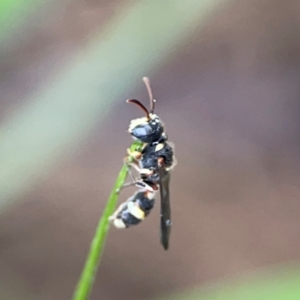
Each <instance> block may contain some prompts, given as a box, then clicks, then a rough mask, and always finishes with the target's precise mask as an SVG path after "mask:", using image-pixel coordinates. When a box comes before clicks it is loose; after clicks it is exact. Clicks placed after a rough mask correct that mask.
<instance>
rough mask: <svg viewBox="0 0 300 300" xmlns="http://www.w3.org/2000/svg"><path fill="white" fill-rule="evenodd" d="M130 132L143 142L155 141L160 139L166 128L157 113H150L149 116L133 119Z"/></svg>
mask: <svg viewBox="0 0 300 300" xmlns="http://www.w3.org/2000/svg"><path fill="white" fill-rule="evenodd" d="M128 132H129V133H130V134H131V135H132V137H133V138H135V139H137V140H139V141H141V142H143V143H153V142H156V141H158V140H160V138H161V136H162V134H163V132H164V128H163V125H162V122H161V121H160V119H159V117H158V116H157V115H155V114H149V117H148V116H147V117H143V118H138V119H134V120H132V121H131V122H130V125H129V129H128Z"/></svg>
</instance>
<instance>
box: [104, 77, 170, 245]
mask: <svg viewBox="0 0 300 300" xmlns="http://www.w3.org/2000/svg"><path fill="white" fill-rule="evenodd" d="M143 81H144V83H145V85H146V88H147V91H148V95H149V99H150V110H148V109H147V108H146V107H145V106H144V105H143V104H142V103H141V102H140V101H139V100H136V99H128V100H126V102H127V103H132V104H135V105H137V106H138V107H139V108H141V109H142V111H143V112H144V113H145V116H144V117H141V118H137V119H134V120H132V121H131V122H130V125H129V128H128V132H129V134H130V135H131V136H132V138H133V139H134V140H138V141H139V142H141V143H142V147H141V148H140V149H135V150H131V149H127V157H126V158H127V159H126V158H125V161H126V163H127V165H128V167H129V173H130V175H131V177H132V182H130V183H128V184H125V185H124V187H125V186H130V185H135V186H136V187H138V188H139V189H138V191H137V192H135V193H134V195H133V196H131V197H130V198H129V199H128V200H127V201H125V202H124V203H122V204H121V205H120V206H119V208H118V209H117V210H116V211H115V212H114V214H113V215H112V216H111V217H110V218H109V219H110V221H111V222H113V224H114V225H115V227H117V228H128V227H130V226H132V225H136V224H139V223H140V222H141V221H143V220H144V219H145V218H146V217H147V216H148V215H149V213H150V212H151V210H152V209H153V207H154V203H155V196H156V194H157V193H158V191H159V194H160V203H161V208H160V213H161V216H160V239H161V244H162V245H163V247H164V249H165V250H167V249H168V247H169V237H170V232H171V207H170V191H169V184H170V171H171V170H172V169H173V167H174V166H175V157H174V146H173V145H172V144H171V143H169V142H168V136H167V134H166V133H165V130H164V124H163V123H162V121H161V120H160V118H159V116H158V115H156V114H155V113H154V108H155V103H156V100H155V99H154V97H153V92H152V88H151V85H150V81H149V79H148V78H147V77H144V78H143ZM128 158H131V162H130V163H128V161H129V160H128ZM132 169H134V170H135V171H136V172H137V173H138V178H137V179H136V178H134V176H133V174H132V172H131V170H132Z"/></svg>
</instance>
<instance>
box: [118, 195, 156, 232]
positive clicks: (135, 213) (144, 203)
mask: <svg viewBox="0 0 300 300" xmlns="http://www.w3.org/2000/svg"><path fill="white" fill-rule="evenodd" d="M153 206H154V192H149V191H139V192H137V193H135V194H134V195H133V196H132V197H131V198H129V199H128V201H127V203H126V204H125V205H123V207H122V208H121V210H120V211H119V212H118V214H117V216H116V217H115V218H114V225H115V226H116V227H118V228H128V227H130V226H132V225H137V224H139V223H140V222H141V221H142V220H144V219H145V217H147V216H148V215H149V213H150V211H151V209H152V208H153Z"/></svg>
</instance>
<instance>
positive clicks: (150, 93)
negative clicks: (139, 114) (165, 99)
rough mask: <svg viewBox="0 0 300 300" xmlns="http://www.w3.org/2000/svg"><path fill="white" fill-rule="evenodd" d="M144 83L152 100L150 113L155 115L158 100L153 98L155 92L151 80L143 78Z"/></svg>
mask: <svg viewBox="0 0 300 300" xmlns="http://www.w3.org/2000/svg"><path fill="white" fill-rule="evenodd" d="M143 81H144V82H145V85H146V88H147V91H148V95H149V99H150V113H153V112H154V107H155V102H156V100H155V99H154V98H153V92H152V88H151V84H150V80H149V78H148V77H143Z"/></svg>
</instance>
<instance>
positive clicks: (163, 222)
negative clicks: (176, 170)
mask: <svg viewBox="0 0 300 300" xmlns="http://www.w3.org/2000/svg"><path fill="white" fill-rule="evenodd" d="M158 172H159V190H160V239H161V243H162V245H163V247H164V249H165V250H168V248H169V237H170V233H171V207H170V192H169V183H170V173H169V172H168V171H166V170H165V168H164V167H160V168H159V170H158Z"/></svg>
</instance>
